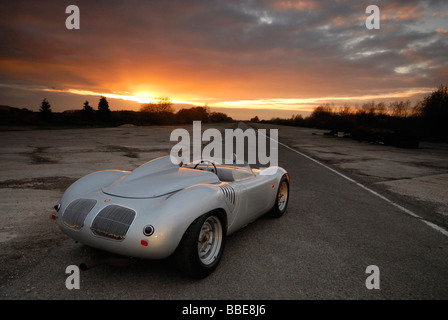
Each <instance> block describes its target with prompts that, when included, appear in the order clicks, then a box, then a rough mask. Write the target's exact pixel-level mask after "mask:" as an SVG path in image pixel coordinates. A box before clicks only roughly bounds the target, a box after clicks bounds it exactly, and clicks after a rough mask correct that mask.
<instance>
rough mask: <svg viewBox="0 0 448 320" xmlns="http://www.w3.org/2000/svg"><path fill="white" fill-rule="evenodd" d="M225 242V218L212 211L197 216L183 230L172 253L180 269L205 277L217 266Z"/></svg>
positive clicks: (190, 274)
mask: <svg viewBox="0 0 448 320" xmlns="http://www.w3.org/2000/svg"><path fill="white" fill-rule="evenodd" d="M225 242H226V227H225V219H224V216H223V214H222V213H221V212H219V211H212V212H209V213H207V214H204V215H202V216H201V217H199V218H197V219H196V220H195V221H193V223H192V224H191V225H190V226H189V227H188V229H187V231H185V234H184V236H183V237H182V240H181V242H180V244H179V246H178V248H177V249H176V252H175V254H174V257H175V260H176V264H177V266H178V268H179V269H180V271H181V272H182V273H183V274H184V275H186V276H188V277H193V278H199V279H200V278H205V277H206V276H208V275H210V274H211V273H212V272H213V271H214V270H215V269H216V267H217V266H218V264H219V262H220V260H221V257H222V255H223V252H224V247H225Z"/></svg>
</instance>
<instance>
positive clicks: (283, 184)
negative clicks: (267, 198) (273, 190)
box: [269, 175, 289, 218]
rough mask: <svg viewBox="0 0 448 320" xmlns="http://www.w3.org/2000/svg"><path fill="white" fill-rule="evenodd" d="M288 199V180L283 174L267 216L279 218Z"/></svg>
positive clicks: (284, 209)
mask: <svg viewBox="0 0 448 320" xmlns="http://www.w3.org/2000/svg"><path fill="white" fill-rule="evenodd" d="M288 200H289V182H288V179H287V177H286V176H285V175H284V176H283V177H282V178H281V179H280V183H279V185H278V190H277V197H276V199H275V204H274V206H273V207H272V209H271V211H270V212H269V216H270V217H272V218H280V217H281V216H282V215H283V214H284V213H285V211H286V207H287V206H288Z"/></svg>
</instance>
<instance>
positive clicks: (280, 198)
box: [277, 181, 288, 212]
mask: <svg viewBox="0 0 448 320" xmlns="http://www.w3.org/2000/svg"><path fill="white" fill-rule="evenodd" d="M287 203H288V184H287V182H286V181H282V183H281V185H280V188H279V190H278V195H277V207H278V210H279V211H280V212H283V211H284V210H285V208H286V204H287Z"/></svg>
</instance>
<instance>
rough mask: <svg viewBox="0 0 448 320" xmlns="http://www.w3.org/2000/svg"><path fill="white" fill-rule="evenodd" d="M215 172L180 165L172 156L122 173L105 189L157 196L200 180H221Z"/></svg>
mask: <svg viewBox="0 0 448 320" xmlns="http://www.w3.org/2000/svg"><path fill="white" fill-rule="evenodd" d="M219 182H220V181H219V179H218V177H217V176H216V175H215V174H214V173H211V172H208V171H201V170H194V169H188V168H180V167H179V166H178V165H175V164H173V163H172V162H171V159H170V157H162V158H158V159H155V160H152V161H149V162H147V163H145V164H143V165H142V166H140V167H138V168H137V169H135V170H134V171H132V172H130V173H129V174H127V175H125V176H123V177H121V178H120V179H118V180H116V181H115V182H113V183H112V184H111V185H109V186H106V187H104V188H103V192H104V193H106V194H109V195H113V196H119V197H126V198H137V199H141V198H154V197H159V196H163V195H166V194H169V193H172V192H175V191H179V190H182V189H185V188H187V187H190V186H193V185H196V184H211V183H212V184H214V183H216V184H217V183H219Z"/></svg>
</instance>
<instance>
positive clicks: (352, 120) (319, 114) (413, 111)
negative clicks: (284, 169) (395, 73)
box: [251, 85, 448, 147]
mask: <svg viewBox="0 0 448 320" xmlns="http://www.w3.org/2000/svg"><path fill="white" fill-rule="evenodd" d="M251 120H252V121H255V122H257V121H259V120H258V117H254V118H252V119H251ZM260 122H265V123H274V124H281V125H292V126H302V127H311V128H319V129H326V130H329V131H330V132H331V133H333V134H335V133H337V132H344V133H345V134H346V135H349V136H351V137H352V138H356V139H359V140H370V141H373V142H376V141H378V142H380V141H381V142H383V143H388V144H395V145H399V146H403V147H406V146H407V147H415V146H417V145H418V142H419V141H420V140H430V141H443V142H448V87H447V86H446V85H445V86H444V85H441V86H439V87H438V88H437V89H435V90H434V91H433V92H431V93H430V94H429V95H427V96H426V97H424V98H423V100H421V101H418V102H417V103H416V104H415V105H411V102H410V101H409V100H406V101H394V102H391V103H388V104H386V103H384V102H378V103H376V102H375V101H370V102H366V103H364V104H362V105H351V104H344V105H340V106H336V105H335V104H334V103H327V104H323V105H319V106H317V107H316V108H314V110H313V111H312V113H311V114H310V116H308V117H303V116H302V115H293V116H292V117H291V118H289V119H281V118H272V119H271V120H268V121H260Z"/></svg>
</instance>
